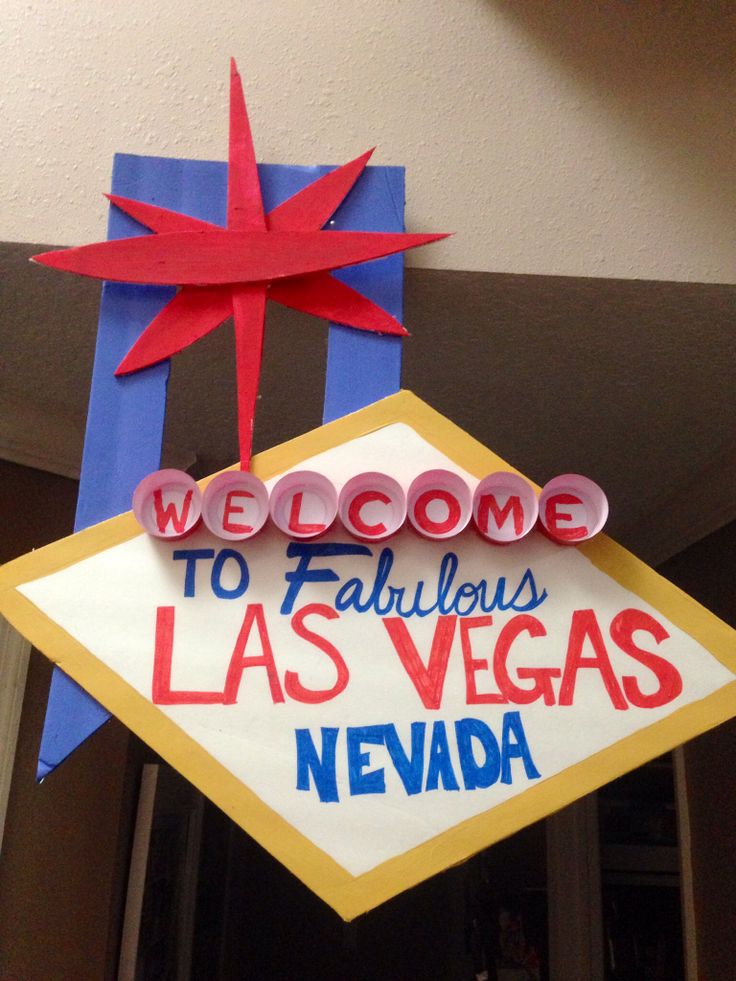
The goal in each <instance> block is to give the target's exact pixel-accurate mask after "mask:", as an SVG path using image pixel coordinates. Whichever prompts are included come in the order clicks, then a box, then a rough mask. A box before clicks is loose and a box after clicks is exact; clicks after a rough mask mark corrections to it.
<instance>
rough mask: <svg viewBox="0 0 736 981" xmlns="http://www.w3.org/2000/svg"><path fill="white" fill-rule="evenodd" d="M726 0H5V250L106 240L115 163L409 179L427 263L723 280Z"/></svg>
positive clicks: (731, 32)
mask: <svg viewBox="0 0 736 981" xmlns="http://www.w3.org/2000/svg"><path fill="white" fill-rule="evenodd" d="M735 38H736V18H735V17H734V13H733V5H732V4H731V3H728V2H722V3H721V2H714V3H708V4H687V3H676V4H654V3H624V2H621V0H607V2H602V3H591V2H590V0H567V2H565V3H555V2H552V3H550V2H539V0H515V2H504V0H401V2H397V0H373V2H371V3H366V2H364V0H342V2H340V3H335V2H334V0H311V2H309V3H307V2H305V0H280V2H279V3H267V2H263V0H242V2H240V3H233V2H232V0H210V2H208V3H206V4H205V3H194V2H192V0H188V2H186V0H185V2H183V0H156V2H155V3H152V2H151V0H128V2H127V3H126V4H124V5H123V4H119V3H109V2H108V3H99V2H97V3H93V2H91V0H74V2H70V0H43V2H41V0H25V2H20V0H6V2H5V3H4V5H3V24H2V48H1V49H0V57H1V58H2V63H1V64H0V68H2V75H3V86H2V88H3V94H2V96H1V97H0V98H1V102H0V105H2V114H3V123H2V127H0V150H1V153H0V189H1V191H0V194H1V196H2V201H3V206H2V212H1V214H2V219H1V223H0V239H4V240H6V241H19V242H52V243H60V244H72V243H80V242H83V241H89V240H93V239H97V238H100V237H102V236H103V234H104V216H105V206H104V202H103V199H102V197H101V194H100V192H101V191H103V190H105V189H107V187H108V181H109V171H110V163H111V157H112V154H113V152H114V151H115V150H124V151H127V152H133V153H151V154H161V155H170V156H190V157H201V158H214V159H222V158H223V157H224V156H225V144H226V129H227V86H226V82H227V59H228V56H229V55H231V54H232V55H234V56H235V57H236V58H237V59H238V62H239V66H240V69H241V72H242V74H243V76H244V79H245V80H246V84H247V98H248V101H249V106H250V112H251V116H252V121H253V126H254V132H255V138H256V149H257V154H258V157H259V159H261V160H264V161H272V162H284V163H303V164H310V163H339V162H342V161H344V160H347V159H349V158H351V157H353V156H356V155H357V154H358V153H359V152H361V151H362V150H364V149H366V148H367V147H368V146H371V145H373V144H378V145H379V151H378V152H377V154H376V156H375V158H374V162H376V163H379V164H385V163H402V164H405V165H406V166H407V168H408V187H409V207H408V224H409V226H410V227H411V228H412V229H413V230H416V231H422V230H429V229H441V230H454V231H456V232H457V235H456V236H455V237H454V238H453V239H451V240H449V241H447V242H444V243H441V244H439V245H435V246H432V247H431V248H429V249H426V250H422V253H421V255H420V256H417V258H416V260H414V261H415V262H417V263H418V264H419V265H422V266H425V267H426V266H430V267H437V268H445V269H465V270H493V271H499V272H519V273H541V274H564V275H586V276H606V277H624V278H646V279H668V280H696V281H698V280H699V281H706V282H733V281H734V269H736V235H735V234H734V229H733V213H734V208H733V205H734V195H735V194H736V191H735V190H734V189H735V188H736V180H735V179H734V178H735V177H736V174H735V173H734V171H735V170H736V167H735V166H734V162H735V159H736V152H735V151H736V136H735V135H734V127H733V119H734V116H735V115H736V112H735V110H736V73H734V71H733V59H734V39H735Z"/></svg>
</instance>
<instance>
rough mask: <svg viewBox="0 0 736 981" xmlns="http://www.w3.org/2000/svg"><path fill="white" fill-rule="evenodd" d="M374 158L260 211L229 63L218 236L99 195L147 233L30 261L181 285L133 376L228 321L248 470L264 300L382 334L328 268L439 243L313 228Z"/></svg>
mask: <svg viewBox="0 0 736 981" xmlns="http://www.w3.org/2000/svg"><path fill="white" fill-rule="evenodd" d="M372 152H373V151H372V150H371V151H368V153H365V154H363V156H361V157H358V158H357V159H356V160H353V161H352V162H351V163H348V164H345V165H344V166H343V167H339V168H338V169H337V170H334V171H332V172H331V173H329V174H327V175H325V176H324V177H322V178H320V179H319V180H316V181H314V183H312V184H310V185H309V186H308V187H305V188H304V189H303V190H302V191H300V192H299V193H298V194H295V195H294V196H293V197H292V198H289V200H288V201H285V202H284V203H283V204H281V205H279V206H278V207H277V208H274V210H273V211H271V212H269V214H267V215H266V214H264V210H263V200H262V197H261V188H260V183H259V180H258V170H257V168H256V158H255V153H254V150H253V140H252V137H251V131H250V124H249V122H248V115H247V112H246V108H245V99H244V97H243V88H242V85H241V81H240V76H239V74H238V71H237V68H236V67H235V62H234V61H232V62H231V65H230V146H229V155H228V191H227V195H228V203H227V227H226V228H220V227H219V226H217V225H213V224H210V223H209V222H206V221H199V220H198V219H196V218H191V217H189V216H188V215H184V214H180V213H179V212H176V211H169V210H168V209H166V208H160V207H157V206H156V205H152V204H145V203H143V202H142V201H132V200H130V199H129V198H121V197H118V196H116V195H109V198H110V201H112V202H113V204H115V205H117V207H119V208H121V209H122V210H123V211H125V212H126V213H127V214H129V215H130V216H131V217H133V218H135V219H136V220H137V221H139V222H140V223H141V224H143V225H145V226H146V227H147V228H150V229H151V230H152V231H153V232H155V233H156V234H155V235H142V236H137V237H135V238H127V239H118V240H116V241H110V242H96V243H95V244H93V245H83V246H80V247H78V248H72V249H63V250H60V251H55V252H44V253H42V254H41V255H37V256H34V259H35V261H36V262H41V263H43V264H44V265H47V266H53V267H54V268H56V269H63V270H66V271H68V272H74V273H78V274H80V275H82V276H93V277H95V278H98V279H109V280H118V281H123V282H133V283H153V284H160V285H163V284H167V285H176V286H180V287H181V289H180V290H179V292H178V293H177V295H176V296H175V297H174V299H173V300H171V301H170V302H169V303H168V304H167V305H166V306H165V307H164V308H163V310H162V311H161V312H160V313H159V314H158V316H156V317H155V318H154V320H153V321H152V322H151V323H150V324H149V325H148V327H147V328H146V329H145V330H144V331H143V333H142V334H141V336H140V337H139V338H138V340H137V341H136V343H135V344H134V345H133V347H132V348H131V349H130V351H129V352H128V354H127V355H126V357H125V358H124V359H123V361H122V362H121V363H120V365H119V366H118V369H117V371H116V372H115V373H116V374H117V375H122V374H127V373H129V372H132V371H139V370H140V369H141V368H146V367H148V366H149V365H152V364H155V363H156V362H158V361H162V360H163V359H164V358H168V357H170V356H171V355H172V354H176V353H177V352H179V351H181V350H183V349H184V348H185V347H187V346H188V345H189V344H193V343H194V341H197V340H199V338H200V337H203V336H204V335H205V334H208V333H209V332H210V331H211V330H214V329H215V327H218V326H219V325H220V324H221V323H223V321H225V320H227V318H228V317H230V316H232V317H233V318H234V323H235V350H236V367H237V380H238V428H239V438H240V465H241V467H242V468H243V469H247V468H248V466H249V464H250V454H251V443H252V436H253V416H254V411H255V400H256V395H257V393H258V380H259V377H260V371H261V353H262V347H263V328H264V318H265V306H266V300H267V299H270V300H275V301H276V302H277V303H281V304H283V305H284V306H287V307H294V308H295V309H297V310H303V311H305V312H306V313H311V314H314V315H315V316H317V317H324V318H326V319H328V320H332V321H337V322H338V323H342V324H347V325H348V326H350V327H357V328H358V329H360V330H371V331H377V332H379V333H383V334H399V335H402V334H406V331H405V330H404V328H403V327H402V326H401V324H400V323H399V322H398V321H397V320H396V319H395V318H394V317H392V316H391V315H390V314H389V313H387V312H386V311H385V310H383V309H381V307H379V306H377V305H376V304H375V303H373V302H372V301H371V300H369V299H368V298H367V297H366V296H363V294H361V293H358V292H357V291H356V290H354V289H351V287H349V286H346V285H345V284H344V283H342V282H340V281H339V280H337V279H335V278H334V277H333V276H331V275H330V272H329V270H331V269H340V268H341V267H343V266H349V265H354V264H355V263H359V262H366V261H368V260H370V259H378V258H380V257H381V256H386V255H391V254H393V253H395V252H403V251H404V250H405V249H411V248H414V247H416V246H418V245H425V244H426V243H428V242H434V241H437V240H438V239H441V238H445V237H446V236H445V235H405V234H396V233H381V232H334V231H331V232H329V233H328V232H324V231H320V229H321V228H322V226H323V225H324V224H325V222H326V221H327V220H328V219H329V218H330V216H331V215H332V214H333V213H334V212H335V210H336V209H337V207H338V205H339V204H340V203H341V201H342V200H343V199H344V198H345V196H346V195H347V193H348V191H349V190H350V189H351V187H352V186H353V184H354V183H355V181H356V180H357V179H358V177H359V176H360V174H361V173H362V172H363V168H364V167H365V165H366V163H367V162H368V159H369V157H370V155H371V153H372Z"/></svg>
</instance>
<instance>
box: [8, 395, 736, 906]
mask: <svg viewBox="0 0 736 981" xmlns="http://www.w3.org/2000/svg"><path fill="white" fill-rule="evenodd" d="M399 422H400V423H405V424H406V425H408V426H410V427H411V428H412V429H414V430H415V431H416V432H417V433H418V434H419V435H420V436H422V437H423V438H424V439H425V440H427V442H429V443H431V444H432V445H433V446H435V447H436V448H437V449H438V450H440V451H441V452H443V453H445V454H446V455H447V456H449V457H450V458H451V459H453V460H454V461H455V462H456V463H457V464H459V465H460V466H461V467H463V468H464V469H465V470H467V471H468V472H469V473H472V474H474V475H475V476H478V477H480V476H483V475H484V474H485V473H489V472H491V471H493V470H497V469H510V470H511V469H513V468H512V467H509V466H508V464H506V463H504V461H503V460H501V459H500V458H499V457H497V456H496V455H495V454H494V453H492V452H491V451H490V450H488V449H487V448H486V447H484V446H483V445H482V444H480V443H479V442H478V441H477V440H475V439H473V438H472V437H471V436H469V435H468V434H467V433H465V432H463V431H462V430H461V429H459V428H458V427H457V426H455V425H454V424H453V423H451V422H450V421H449V420H447V419H445V418H444V417H443V416H441V415H440V414H439V413H437V412H435V411H434V410H433V409H431V408H430V407H429V406H428V405H426V404H425V403H424V402H422V401H421V400H420V399H418V398H416V396H414V395H412V394H411V393H410V392H400V393H398V394H397V395H393V396H391V397H389V398H387V399H384V400H382V401H381V402H377V403H375V404H374V405H372V406H369V407H368V408H366V409H362V410H360V411H359V412H356V413H354V414H352V415H350V416H346V417H344V418H342V419H339V420H337V421H336V422H333V423H329V424H328V425H326V426H322V427H321V428H320V429H317V430H314V431H313V432H311V433H307V434H306V435H305V436H300V437H298V438H297V439H294V440H291V441H290V442H288V443H284V444H282V445H281V446H278V447H276V448H275V449H273V450H269V451H268V452H266V453H262V454H259V455H258V456H257V457H256V458H255V459H254V470H255V472H256V473H258V474H259V475H260V476H261V477H262V478H264V479H267V478H268V477H271V476H274V475H275V474H277V473H280V472H281V471H283V470H285V469H288V468H289V467H293V466H296V465H298V464H299V463H300V462H301V461H302V460H305V459H307V458H308V457H312V456H314V455H315V454H316V453H320V452H323V451H324V450H328V449H330V448H331V447H333V446H337V445H339V444H341V443H343V442H345V441H347V440H350V439H354V438H356V437H358V436H362V435H365V434H366V433H369V432H373V431H375V430H377V429H380V428H382V427H384V426H387V425H391V424H392V423H399ZM516 472H518V471H516ZM209 479H211V478H207V479H206V480H204V481H202V482H201V486H204V485H205V484H206V483H207V482H208V480H209ZM138 534H140V529H139V527H138V525H137V523H136V521H135V519H134V518H133V516H132V515H131V514H130V513H128V514H124V515H121V516H120V517H117V518H112V519H111V520H110V521H105V522H103V523H102V524H99V525H95V526H94V527H92V528H88V529H87V530H85V531H82V532H79V533H78V534H76V535H72V536H71V537H70V538H65V539H63V540H62V541H59V542H56V543H55V544H53V545H49V546H47V547H46V548H43V549H39V550H38V551H36V552H32V553H30V554H28V555H25V556H23V557H22V558H20V559H17V560H15V561H14V562H11V563H9V564H8V565H6V566H5V567H4V568H3V569H0V612H1V613H2V614H3V615H4V616H6V617H7V619H8V620H9V621H10V622H11V623H12V624H13V625H14V626H15V627H16V629H18V630H19V631H20V632H21V633H22V634H24V635H25V636H26V637H27V638H28V639H29V640H30V641H31V642H32V643H33V644H34V645H35V646H36V647H38V648H39V649H40V650H42V651H43V652H44V653H45V654H46V655H47V656H48V657H50V658H51V660H52V661H54V662H55V663H56V664H58V665H59V666H60V667H61V668H62V669H63V670H64V671H65V672H66V673H67V674H68V675H70V676H71V677H72V678H73V679H74V680H75V681H77V682H78V683H79V684H80V685H82V686H83V687H84V688H86V689H87V690H88V691H89V692H90V694H91V695H93V696H94V698H96V699H98V700H99V701H100V702H102V704H103V705H104V706H105V707H106V708H107V709H108V710H109V711H110V712H112V713H113V714H114V715H115V716H117V718H119V719H120V720H121V721H122V722H123V723H124V724H125V725H127V726H128V727H129V728H130V729H131V730H133V731H134V732H135V733H136V734H137V735H138V736H140V738H141V739H143V740H144V741H145V742H147V743H148V744H149V745H150V746H151V747H152V748H153V749H154V750H156V752H157V753H159V754H160V755H161V756H162V757H163V758H164V759H166V760H167V761H168V762H169V763H170V764H171V765H172V766H173V767H174V768H175V769H177V770H178V771H179V772H180V773H182V774H183V775H184V776H186V777H187V779H189V780H190V781H191V782H192V783H193V784H195V785H196V786H197V787H198V788H199V789H200V790H201V791H202V792H203V793H204V794H206V795H207V796H208V797H209V798H210V799H211V800H212V801H214V803H215V804H217V805H218V807H220V808H221V809H222V810H223V811H224V812H225V813H226V814H228V815H229V816H230V817H231V818H232V819H233V820H234V821H236V822H237V823H238V824H239V825H240V826H241V827H243V828H244V829H245V830H246V831H247V832H248V834H250V835H252V837H253V838H255V839H256V841H258V842H260V844H262V845H263V846H264V847H265V848H266V849H267V850H268V851H270V852H271V854H272V855H274V856H275V857H276V858H277V859H278V860H279V861H281V862H282V863H283V864H284V865H286V866H287V868H289V869H290V870H291V871H292V872H293V873H294V874H295V875H297V876H298V877H299V878H300V879H301V880H302V881H303V882H304V883H305V884H306V885H307V886H309V888H311V889H312V890H313V891H314V892H315V893H317V895H319V896H321V897H322V899H324V901H325V902H326V903H328V904H329V905H330V906H332V907H333V908H334V909H335V910H336V911H337V912H338V913H339V914H340V915H341V916H342V917H343V918H344V919H346V920H350V919H353V918H354V917H356V916H358V915H360V914H361V913H364V912H365V911H367V910H369V909H371V908H373V907H374V906H377V905H379V904H380V903H382V902H385V901H386V900H387V899H390V898H391V897H392V896H395V895H396V894H397V893H399V892H401V891H403V890H404V889H407V888H409V887H410V886H413V885H416V884H417V883H419V882H421V881H423V880H424V879H427V878H429V877H430V876H432V875H434V874H436V873H437V872H440V871H442V870H443V869H445V868H448V867H449V866H451V865H454V864H457V863H458V862H461V861H463V860H464V859H466V858H468V857H469V856H471V855H473V854H475V853H476V852H478V851H480V850H481V849H483V848H486V847H488V846H489V845H491V844H493V843H494V842H496V841H499V840H500V839H502V838H505V837H507V836H508V835H510V834H513V833H514V832H515V831H517V830H518V829H519V828H521V827H524V826H525V825H527V824H530V823H532V822H533V821H537V820H539V819H541V818H543V817H545V816H546V815H548V814H550V813H552V812H554V811H556V810H559V809H560V808H562V807H564V806H566V805H567V804H569V803H571V802H572V801H574V800H576V799H577V798H579V797H581V796H583V795H584V794H586V793H589V792H590V791H592V790H594V789H596V788H597V787H599V786H601V785H602V784H604V783H607V782H608V781H610V780H613V779H614V778H616V777H618V776H620V775H621V774H623V773H626V772H627V771H629V770H631V769H633V768H634V767H637V766H640V765H641V764H642V763H645V762H646V761H647V760H649V759H652V758H653V757H655V756H658V755H660V754H661V753H664V752H666V751H668V750H670V749H672V748H673V747H675V746H677V745H679V744H680V743H682V742H685V741H686V740H688V739H691V738H692V737H694V736H696V735H698V734H699V733H701V732H704V731H706V730H707V729H710V728H712V727H714V726H716V725H718V724H719V723H721V722H724V721H725V720H727V719H729V718H731V717H732V716H734V715H736V681H734V682H733V683H731V684H728V685H726V686H724V687H723V688H721V689H719V690H718V691H717V692H715V693H714V694H713V695H710V696H708V697H707V698H704V699H702V700H701V701H699V702H695V703H693V704H691V705H688V706H685V707H684V708H682V709H679V710H677V711H675V712H673V713H672V714H671V715H670V716H668V717H667V718H666V719H663V720H661V721H660V722H656V723H654V724H653V725H651V726H648V727H647V728H645V729H643V730H640V731H639V732H637V733H635V734H633V735H631V736H628V737H626V738H624V739H622V740H620V741H619V742H617V743H615V744H614V745H613V746H610V747H608V748H607V749H605V750H602V751H601V752H599V753H596V754H595V755H593V756H591V757H589V758H588V759H586V760H584V761H583V762H581V763H578V764H576V765H575V766H572V767H570V768H569V769H567V770H565V771H564V772H562V773H560V774H558V775H557V776H555V777H550V778H549V779H546V780H543V781H541V782H539V783H536V784H534V785H533V786H531V787H530V788H529V789H528V790H526V791H524V792H523V793H521V794H519V795H518V796H517V797H515V798H514V799H513V800H510V801H506V802H505V803H503V804H499V805H498V806H496V807H494V808H492V809H491V810H489V811H486V812H484V813H483V814H480V815H478V816H476V817H473V818H470V819H469V820H466V821H463V822H461V823H460V824H457V825H455V826H454V827H452V828H450V829H449V830H447V831H445V832H443V833H442V834H440V835H437V836H436V837H435V838H433V839H431V840H430V841H428V842H425V843H424V844H422V845H419V846H417V847H416V848H413V849H411V850H410V851H408V852H405V853H404V854H402V855H399V856H397V857H395V858H393V859H390V860H389V861H387V862H384V863H383V864H381V865H379V866H378V867H376V868H375V869H372V870H371V871H370V872H366V873H365V874H363V875H360V876H357V877H354V876H352V875H350V874H349V873H348V872H347V871H346V870H345V869H344V868H342V867H341V866H340V865H338V864H337V863H336V862H335V861H334V860H333V859H332V858H330V857H329V856H328V855H327V854H325V852H323V851H322V850H321V849H319V848H317V847H316V846H315V845H313V844H312V843H311V842H310V841H309V840H308V839H307V838H305V837H304V836H303V835H302V834H301V833H300V832H298V831H297V830H296V829H295V828H293V827H292V826H291V825H290V824H289V823H288V822H287V821H285V820H284V819H283V818H282V817H280V816H279V815H278V814H276V813H275V812H274V811H273V810H271V808H269V807H268V806H267V805H266V804H264V803H263V801H262V800H260V798H258V797H257V796H256V795H255V794H254V793H253V792H252V791H251V790H249V789H248V788H247V787H246V786H244V785H243V784H241V783H240V782H239V781H238V780H237V779H236V778H235V777H234V776H233V775H232V774H231V773H230V772H229V771H228V770H226V769H225V768H224V767H223V766H222V765H221V764H219V763H217V762H216V761H215V760H214V759H213V758H212V757H211V756H210V755H209V754H208V753H207V752H206V751H205V750H204V749H203V748H202V747H201V746H199V744H197V743H196V742H195V741H194V740H193V739H192V738H191V737H190V736H188V735H187V734H186V733H185V732H183V730H181V729H180V728H179V727H178V726H177V725H176V724H175V723H174V722H172V721H171V720H170V719H169V718H168V717H167V716H166V715H164V713H163V712H162V711H161V710H160V709H158V708H157V707H156V706H155V705H153V704H152V703H151V702H149V701H148V700H147V699H145V698H144V697H143V696H142V695H140V694H138V692H136V691H135V690H134V689H133V688H131V687H130V686H129V685H128V684H127V683H126V682H124V681H123V680H122V679H121V678H120V677H119V676H118V675H117V674H116V673H115V672H114V671H112V670H111V669H110V668H108V667H107V666H106V665H105V664H103V663H102V662H101V661H100V660H98V659H97V658H96V657H95V656H94V655H93V654H91V653H90V652H89V651H88V650H87V649H86V648H85V647H83V646H82V645H81V644H80V643H79V642H78V641H76V640H75V639H74V638H73V637H71V636H70V635H69V634H68V633H66V631H64V630H63V629H62V628H61V627H59V626H58V624H56V623H55V622H54V621H52V620H51V619H50V618H49V617H47V616H46V615H45V614H43V613H42V612H41V611H40V610H39V609H38V608H37V607H35V606H34V605H33V604H32V603H31V602H30V601H29V600H28V599H27V598H26V597H25V596H23V595H22V593H20V592H18V590H17V587H18V586H20V585H22V584H24V583H27V582H30V581H32V580H34V579H38V578H41V577H43V576H47V575H50V574H51V573H53V572H57V571H59V570H61V569H64V568H66V567H68V566H70V565H73V564H74V563H76V562H78V561H80V560H81V559H84V558H88V557H90V556H92V555H95V554H97V553H99V552H101V551H104V550H105V549H108V548H110V547H112V546H114V545H117V544H120V543H122V542H125V541H128V540H129V539H131V538H133V537H135V536H136V535H138ZM560 547H563V546H560ZM580 550H581V551H582V552H583V554H585V555H586V557H587V558H588V559H589V560H590V561H591V562H592V563H593V564H594V565H595V566H597V568H599V569H600V570H601V571H603V572H604V573H606V574H607V575H609V576H611V577H612V578H613V579H615V580H616V581H617V582H618V583H620V584H621V585H622V586H624V587H625V588H626V589H628V590H630V591H631V592H634V593H636V594H637V595H639V596H640V597H641V598H642V599H643V600H645V601H646V602H647V603H649V604H651V605H652V606H653V607H655V608H656V609H658V610H659V611H660V612H661V613H663V614H664V616H666V617H667V619H668V620H670V621H671V622H672V623H673V624H676V625H677V626H678V627H680V628H681V629H682V630H684V631H685V632H686V633H688V634H689V635H690V636H692V637H693V638H694V639H695V640H697V641H698V642H699V643H700V644H702V646H703V647H705V648H706V649H707V650H708V651H710V652H711V653H712V654H713V656H714V657H716V658H717V660H719V661H720V662H721V663H722V664H723V665H724V666H725V667H727V668H728V669H729V670H730V671H732V672H733V673H734V674H736V642H735V641H736V632H735V631H733V630H732V629H731V628H730V627H728V626H727V625H726V624H725V623H723V622H722V621H720V620H719V619H718V618H717V617H715V616H714V615H713V614H711V613H709V612H708V611H707V610H705V609H704V608H703V607H702V606H700V605H699V604H698V603H696V602H695V601H694V600H693V599H692V598H691V597H689V596H687V595H686V594H685V593H683V592H682V591H681V590H679V589H677V587H675V586H673V585H672V584H671V583H669V582H667V581H666V580H665V579H663V578H662V577H661V576H659V575H658V574H657V573H655V572H654V571H653V570H652V569H649V568H648V567H647V566H646V565H644V563H642V562H640V561H639V560H638V559H637V558H635V557H634V556H633V555H631V554H630V553H629V552H627V551H626V550H625V549H623V548H621V547H620V546H619V545H617V544H616V543H615V542H613V541H611V540H610V539H609V538H607V537H606V536H604V535H600V536H598V538H596V539H594V540H593V541H592V542H588V543H586V544H585V545H583V546H580Z"/></svg>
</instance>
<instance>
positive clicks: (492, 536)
mask: <svg viewBox="0 0 736 981" xmlns="http://www.w3.org/2000/svg"><path fill="white" fill-rule="evenodd" d="M538 515H539V503H538V501H537V495H536V492H535V490H534V488H533V487H532V485H531V484H530V483H529V482H528V481H527V480H524V478H523V477H520V476H519V475H518V474H515V473H509V472H508V471H499V472H498V473H491V474H488V476H487V477H484V478H483V480H481V482H480V483H479V484H478V486H477V487H476V489H475V494H474V495H473V521H474V523H475V526H476V528H477V529H478V531H479V532H480V534H481V535H482V536H483V538H486V539H487V540H488V541H489V542H495V543H496V544H498V545H508V544H510V543H511V542H518V541H519V540H520V539H522V538H524V536H525V535H528V534H529V532H530V531H531V530H532V528H533V527H534V525H535V524H536V522H537V517H538Z"/></svg>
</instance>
